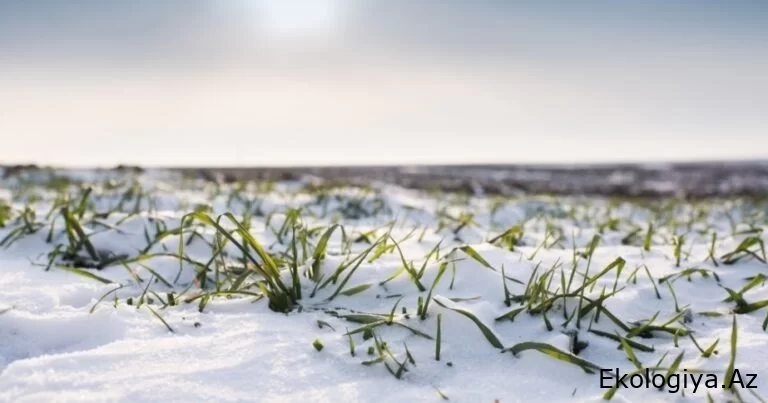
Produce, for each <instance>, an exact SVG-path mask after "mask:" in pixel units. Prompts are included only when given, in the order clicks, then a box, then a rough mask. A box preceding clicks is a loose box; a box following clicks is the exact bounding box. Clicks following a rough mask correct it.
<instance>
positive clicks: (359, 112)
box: [0, 0, 768, 166]
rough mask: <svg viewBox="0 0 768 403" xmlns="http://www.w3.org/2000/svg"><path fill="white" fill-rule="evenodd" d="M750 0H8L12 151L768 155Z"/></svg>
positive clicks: (28, 154) (205, 161) (594, 158)
mask: <svg viewBox="0 0 768 403" xmlns="http://www.w3.org/2000/svg"><path fill="white" fill-rule="evenodd" d="M766 21H768V7H766V6H765V5H764V4H762V3H761V2H748V1H727V2H726V1H645V2H608V1H603V2H572V1H560V2H553V1H549V2H539V1H536V2H534V1H531V2H506V1H463V2H454V1H421V2H405V1H359V0H358V1H353V0H327V1H319V0H312V1H310V0H307V1H287V0H270V1H264V0H259V1H245V0H240V1H202V0H186V1H180V0H174V1H170V0H169V1H162V2H160V1H147V0H140V1H129V2H107V1H96V0H93V1H82V0H81V1H67V2H63V1H62V2H60V1H53V0H49V1H35V2H30V1H21V0H20V1H5V0H0V133H1V134H0V136H2V137H1V138H2V144H0V164H1V163H39V164H52V165H78V166H86V165H110V166H111V165H116V164H119V163H124V164H143V165H161V166H168V165H185V166H189V165H283V166H284V165H329V164H391V163H392V164H396V163H406V164H410V163H552V162H565V163H574V162H616V161H659V160H712V159H745V158H749V159H756V158H768V134H766V132H768V118H767V117H768V75H766V74H765V72H766V71H768V24H766V23H765V22H766Z"/></svg>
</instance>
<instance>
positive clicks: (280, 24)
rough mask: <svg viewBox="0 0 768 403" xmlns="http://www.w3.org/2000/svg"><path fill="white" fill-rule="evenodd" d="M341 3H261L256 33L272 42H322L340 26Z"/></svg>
mask: <svg viewBox="0 0 768 403" xmlns="http://www.w3.org/2000/svg"><path fill="white" fill-rule="evenodd" d="M343 3H344V0H261V1H258V2H255V3H253V4H255V5H256V7H257V12H258V13H259V17H260V18H259V30H260V31H261V32H262V33H264V34H265V35H267V36H269V37H270V38H271V39H279V40H284V39H301V40H311V39H322V38H327V37H330V36H333V35H334V34H335V33H336V32H338V30H339V28H340V25H341V21H340V20H341V12H342V8H343Z"/></svg>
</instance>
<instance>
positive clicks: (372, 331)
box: [0, 171, 768, 401]
mask: <svg viewBox="0 0 768 403" xmlns="http://www.w3.org/2000/svg"><path fill="white" fill-rule="evenodd" d="M767 214H768V204H767V203H766V202H765V201H762V200H753V199H716V200H715V199H713V200H706V201H698V202H685V201H682V200H674V199H663V200H628V199H627V200H613V199H601V198H575V197H570V198H563V197H556V198H555V197H545V196H537V197H534V196H524V197H515V198H482V197H469V196H466V195H460V194H441V193H431V194H428V193H424V192H415V191H406V190H403V189H399V188H394V187H390V186H386V185H375V186H374V185H372V186H371V187H369V188H359V187H356V188H351V187H339V186H324V185H322V184H317V183H311V182H282V183H237V184H231V185H222V184H214V183H206V182H198V181H191V180H185V179H182V178H179V177H176V176H173V175H170V174H165V173H162V172H149V173H147V174H142V175H140V176H136V175H135V174H120V175H117V174H114V173H112V174H107V173H96V172H82V173H77V174H72V173H70V174H67V175H64V174H61V173H57V172H55V171H47V172H36V173H34V174H31V173H22V174H20V175H17V176H14V177H11V178H9V179H6V180H5V181H4V182H2V186H0V227H2V228H0V247H2V248H3V249H2V252H0V271H2V273H3V275H2V276H0V278H2V280H0V371H2V376H0V400H20V399H22V398H28V399H30V400H47V399H50V398H53V397H55V398H58V399H60V400H142V401H143V400H146V401H157V400H163V401H167V400H185V399H193V400H213V401H229V400H231V401H242V400H246V401H270V400H279V401H306V400H338V399H344V400H350V399H352V400H356V401H413V400H426V401H429V400H443V399H445V400H447V399H450V400H457V401H494V400H495V399H499V400H500V401H552V400H569V399H577V400H583V401H589V400H602V399H605V400H611V399H619V398H624V399H629V400H641V399H652V400H659V399H669V398H672V397H674V398H676V399H680V400H686V399H691V400H694V401H698V400H702V399H707V398H709V399H714V400H718V401H720V400H727V399H731V400H736V401H738V400H742V399H743V400H745V401H749V400H762V398H761V397H760V395H761V393H760V392H761V390H760V389H759V388H758V389H747V388H743V387H741V386H746V383H747V381H748V380H747V377H746V376H745V375H744V374H745V373H756V374H757V375H758V376H757V379H756V380H755V381H754V383H753V386H758V387H761V386H762V384H763V382H762V379H761V378H762V376H763V375H762V374H763V373H765V374H766V375H765V376H768V371H765V370H766V369H768V360H766V358H768V353H766V351H768V350H766V349H765V347H766V342H767V341H768V337H767V336H766V334H765V331H766V327H767V326H768V290H766V289H765V287H764V283H765V279H766V277H765V276H766V252H765V244H764V241H765V236H764V229H765V227H766V224H767V223H768V216H767ZM737 318H738V319H737ZM724 347H727V348H724ZM737 351H738V356H737V354H736V353H737ZM615 368H619V369H620V370H621V371H622V372H623V373H633V372H637V373H645V371H646V369H647V370H649V371H650V372H651V373H661V374H666V375H671V374H675V373H683V372H686V373H689V374H695V373H707V374H710V373H711V374H717V375H718V376H719V377H720V378H719V379H726V378H727V377H728V376H730V375H732V374H733V370H734V369H738V370H740V372H741V374H742V377H744V384H743V385H739V384H738V383H736V384H734V385H731V386H733V387H726V388H723V387H718V388H715V389H708V388H705V387H704V386H703V385H702V386H700V387H698V388H695V387H693V386H692V385H689V386H688V387H687V388H682V387H681V388H679V390H657V389H656V388H653V387H652V388H650V389H647V388H641V389H625V388H601V387H600V386H601V379H600V378H601V374H600V371H601V369H611V370H614V369H615ZM164 380H165V381H164ZM611 385H613V383H611ZM667 389H669V388H667ZM672 392H674V393H672Z"/></svg>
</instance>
